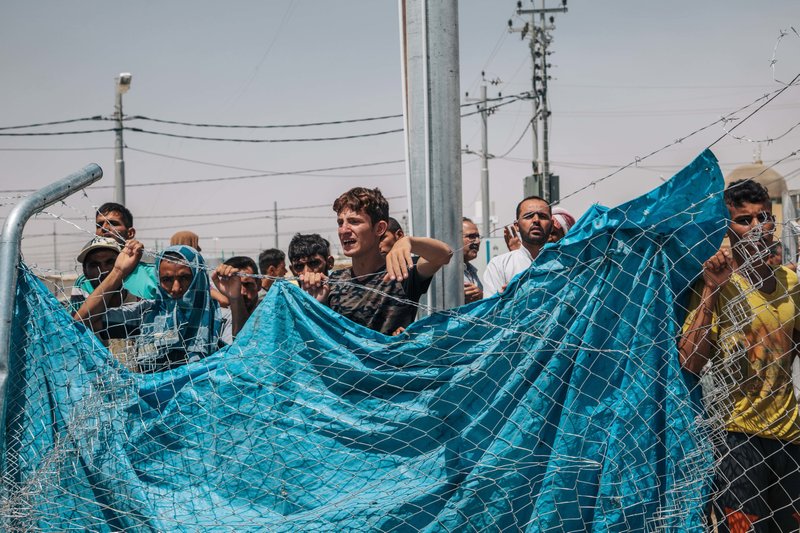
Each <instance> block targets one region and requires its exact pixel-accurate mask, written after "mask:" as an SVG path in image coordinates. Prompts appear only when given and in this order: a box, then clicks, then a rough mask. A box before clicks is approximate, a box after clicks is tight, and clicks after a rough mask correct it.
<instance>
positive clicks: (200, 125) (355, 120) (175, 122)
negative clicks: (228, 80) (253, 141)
mask: <svg viewBox="0 0 800 533" xmlns="http://www.w3.org/2000/svg"><path fill="white" fill-rule="evenodd" d="M402 116H403V115H382V116H377V117H363V118H351V119H344V120H331V121H328V122H306V123H302V124H263V125H251V124H204V123H200V122H182V121H180V120H166V119H160V118H152V117H147V116H144V115H133V116H131V117H127V119H126V120H145V121H149V122H157V123H159V124H172V125H175V126H191V127H195V128H238V129H254V130H258V129H284V128H308V127H314V126H335V125H339V124H355V123H358V122H372V121H375V120H386V119H390V118H402Z"/></svg>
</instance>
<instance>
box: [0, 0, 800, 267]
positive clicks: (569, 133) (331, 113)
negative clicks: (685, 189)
mask: <svg viewBox="0 0 800 533" xmlns="http://www.w3.org/2000/svg"><path fill="white" fill-rule="evenodd" d="M538 5H540V4H539V2H537V6H538ZM548 5H550V6H555V5H556V2H550V3H549V4H548ZM523 7H526V8H529V7H531V3H530V1H529V0H526V1H525V2H523ZM568 7H569V12H568V13H566V14H559V15H557V16H556V21H555V24H556V29H555V31H554V33H553V35H554V38H555V40H554V42H553V44H552V46H551V50H552V51H553V52H554V54H553V55H552V56H551V63H552V64H553V68H552V69H551V71H550V73H551V75H552V77H553V79H552V81H551V83H550V87H549V88H550V102H551V108H552V117H551V120H552V121H551V149H550V157H551V166H552V170H553V172H554V173H556V174H559V175H560V176H561V195H562V198H564V197H566V199H565V200H564V201H563V204H562V205H563V206H564V207H566V208H568V209H570V210H571V211H572V212H573V213H575V214H576V216H579V215H580V214H581V213H582V212H583V211H584V210H585V209H586V208H587V207H588V206H589V205H591V204H592V203H593V202H601V203H604V204H606V205H615V204H617V203H619V202H622V201H625V200H628V199H631V198H633V197H635V196H637V195H639V194H641V193H643V192H645V191H647V190H649V189H651V188H653V187H655V186H657V185H658V184H660V183H661V180H662V179H664V178H668V177H669V176H671V175H672V174H673V173H674V172H675V171H677V170H678V169H679V168H680V167H682V166H683V165H684V164H686V163H688V162H689V161H690V160H691V159H693V158H694V157H695V156H696V155H697V154H698V153H699V152H700V151H702V150H703V149H704V148H705V147H706V146H707V145H709V144H710V143H711V142H713V141H714V140H715V139H717V138H718V137H719V136H721V135H723V133H724V131H723V129H722V128H721V126H720V125H716V126H714V127H711V128H709V129H708V130H706V131H705V132H703V133H702V134H698V135H695V136H693V137H691V138H689V139H687V140H685V141H683V142H681V143H679V144H676V145H674V146H672V147H670V148H668V149H666V150H664V151H662V152H660V153H659V154H657V155H656V156H654V157H652V158H650V159H647V160H646V161H643V162H641V163H640V164H639V165H638V166H637V167H636V168H632V169H628V170H625V171H624V172H621V173H619V174H617V175H615V176H613V177H611V178H609V179H606V180H603V181H601V182H600V183H598V184H596V185H594V186H592V187H588V188H586V185H587V184H589V183H591V182H592V181H593V180H597V179H600V178H603V177H604V176H606V175H608V174H610V173H612V172H613V171H614V170H615V169H616V168H618V167H620V166H622V165H625V164H627V163H629V162H631V161H634V160H635V159H636V158H637V157H643V156H645V155H646V154H648V153H650V152H652V151H653V150H656V149H658V148H661V147H662V146H665V145H668V144H670V143H672V142H673V141H675V140H676V139H679V138H681V137H684V136H686V135H687V134H689V133H691V132H693V131H695V130H697V129H699V128H701V127H703V126H705V125H707V124H709V123H711V122H713V121H714V120H716V119H718V118H719V117H720V116H721V115H723V114H726V113H728V112H731V111H733V110H735V109H737V108H739V107H741V106H743V105H746V104H748V103H750V102H752V101H754V100H756V99H757V98H759V97H760V96H762V95H764V94H765V93H768V92H770V91H773V90H775V89H777V88H779V87H780V85H779V84H778V83H776V82H775V81H774V80H773V74H775V75H776V76H777V77H778V79H780V80H783V81H789V80H791V79H792V78H793V77H794V76H795V75H797V74H798V72H800V38H798V37H797V36H796V35H795V34H794V33H790V34H789V35H787V36H786V37H785V38H784V39H782V40H780V43H779V46H778V47H777V50H776V49H775V48H776V43H778V37H779V35H780V31H781V30H787V29H789V28H790V27H792V26H794V27H800V5H798V3H797V1H796V0H776V1H768V2H752V1H745V0H726V1H724V2H723V1H716V2H696V1H694V2H690V1H687V0H678V1H674V2H669V3H666V2H658V3H657V2H648V1H641V0H639V1H633V0H624V1H623V0H620V1H613V2H598V1H596V0H594V1H592V0H572V1H570V2H569V5H568ZM459 10H460V15H459V21H458V23H459V26H460V35H461V44H460V56H461V92H462V93H465V92H469V93H470V96H471V97H474V96H477V95H478V93H479V86H480V79H481V75H480V73H481V71H482V70H485V72H486V77H487V79H499V80H502V81H501V83H500V84H499V85H496V86H494V85H492V86H490V88H489V96H490V97H495V96H497V93H498V92H502V93H503V95H511V94H517V93H521V92H524V91H527V90H529V89H530V76H531V65H530V55H529V50H528V45H527V41H521V40H520V35H519V34H518V33H514V34H509V33H508V32H507V21H508V19H509V18H511V19H513V20H514V23H515V25H517V26H519V25H521V24H522V23H523V22H524V20H522V19H520V18H519V17H517V16H516V15H515V14H514V13H515V10H516V2H514V1H510V0H491V1H489V0H484V1H478V0H464V1H462V2H460V3H459ZM399 34H400V26H399V20H398V5H397V2H393V1H377V0H337V1H335V2H313V1H309V0H281V1H278V0H273V1H268V2H267V1H239V2H226V3H221V2H210V1H197V0H192V1H172V2H155V1H143V2H119V1H107V0H104V1H99V0H98V1H83V0H81V1H75V2H57V1H6V2H3V5H2V7H0V71H2V78H1V79H2V81H0V101H2V109H3V113H2V115H1V116H0V127H7V126H15V125H22V124H32V123H39V122H47V121H56V120H65V119H71V118H79V117H88V116H95V115H103V116H108V117H110V116H111V115H112V113H113V111H114V108H113V106H114V77H115V76H116V75H117V74H118V73H120V72H131V73H132V74H133V82H132V85H131V89H130V91H129V92H128V93H127V94H126V95H125V96H124V111H125V114H126V115H129V116H130V115H144V116H147V117H152V118H158V119H166V120H176V121H185V122H196V123H214V124H251V125H267V124H298V123H308V122H321V121H338V120H348V119H354V118H364V117H374V116H382V115H394V114H400V113H402V102H401V69H400V40H399ZM773 55H775V57H776V58H777V63H776V64H775V65H774V67H775V68H774V72H773V68H771V60H772V58H773ZM798 90H800V89H798V88H795V87H793V88H790V89H789V90H787V91H786V92H785V93H784V94H783V95H781V97H780V98H778V99H776V100H775V101H774V102H772V103H771V104H770V105H768V106H767V107H766V108H764V109H763V110H762V111H760V112H759V113H757V114H756V116H754V117H753V118H751V119H749V120H748V121H747V122H746V123H745V124H743V125H742V126H741V127H740V128H738V129H737V130H736V132H735V134H736V135H737V136H744V137H746V138H748V139H751V140H764V141H766V140H768V139H774V138H776V137H778V136H780V135H782V134H783V133H784V132H786V131H787V130H789V129H790V128H791V127H792V126H794V125H795V124H797V123H798V122H800V99H799V98H798ZM464 101H466V100H464ZM474 109H475V108H474V107H470V108H466V109H464V111H472V110H474ZM752 109H754V108H751V110H752ZM749 111H750V110H748V111H747V112H743V113H741V114H739V115H738V116H739V118H744V117H745V116H746V115H747V113H748V112H749ZM530 116H531V104H530V102H529V101H518V102H515V103H512V104H509V105H506V106H504V107H502V108H501V109H499V110H498V111H497V112H496V113H495V114H493V115H492V116H491V117H490V119H489V151H490V153H492V154H493V155H495V156H501V155H503V154H506V155H505V156H504V157H502V158H500V157H496V158H495V159H493V160H492V161H491V162H490V181H491V196H492V200H493V204H494V209H493V212H494V214H495V215H496V216H497V218H498V220H499V223H500V225H502V224H507V223H509V222H511V220H512V219H513V208H514V205H515V204H516V202H517V201H518V200H519V199H520V198H521V197H522V178H523V177H524V176H525V175H527V174H529V173H530V169H531V164H530V157H531V138H530V133H529V132H528V133H525V135H524V136H523V137H522V138H521V135H522V134H523V131H524V130H525V128H526V125H527V123H528V121H529V120H530ZM733 124H734V123H731V124H730V125H729V126H733ZM126 125H127V126H133V127H139V128H143V129H147V130H152V131H160V132H169V133H173V134H179V135H198V136H212V137H237V138H271V139H285V138H311V137H327V136H342V135H357V134H365V133H371V132H377V131H383V130H390V129H395V128H401V127H402V120H401V119H399V118H395V119H388V120H381V121H374V122H359V123H354V124H346V125H330V126H324V127H322V126H321V127H307V128H276V129H269V130H255V131H250V130H241V129H217V128H213V129H212V128H194V127H188V126H169V125H163V124H155V123H152V122H143V121H129V122H127V123H126ZM112 127H113V123H112V122H79V123H75V124H69V125H63V126H49V127H44V128H35V129H25V130H1V131H0V133H12V132H13V133H24V132H45V131H49V132H55V131H76V130H88V129H108V128H112ZM518 140H519V143H518V144H517V145H516V147H515V148H514V149H513V150H512V149H511V148H512V146H514V144H515V143H516V142H517V141H518ZM125 143H126V145H127V148H126V150H125V161H126V174H127V184H128V189H127V204H128V207H129V208H130V209H131V210H132V211H133V213H134V215H135V217H136V224H135V225H136V228H137V230H138V236H139V238H141V239H142V240H143V241H144V242H145V245H146V246H148V247H155V246H156V242H157V241H158V244H159V245H160V246H163V245H164V244H165V243H166V241H167V240H168V239H169V236H170V235H171V234H172V233H174V232H175V231H177V230H180V229H191V230H194V231H195V232H197V233H198V234H199V235H200V237H201V245H202V246H203V249H204V254H206V255H209V256H215V255H219V254H221V253H222V252H223V251H224V253H225V255H227V256H229V255H231V253H234V252H235V253H244V254H249V255H252V256H256V255H257V253H258V251H259V250H261V249H263V248H268V247H272V246H273V244H274V237H273V228H274V221H273V219H272V218H268V217H271V215H272V208H273V202H277V203H278V208H279V224H278V226H279V234H280V247H281V248H282V249H284V250H285V249H286V246H287V245H288V242H289V239H290V238H291V235H292V234H293V233H294V232H296V231H303V232H308V231H317V232H320V233H322V234H323V235H325V236H326V237H328V238H329V239H330V240H331V242H332V243H333V244H334V246H335V247H337V248H338V240H337V239H336V235H335V221H334V215H333V212H332V211H331V208H330V204H331V203H332V201H333V199H334V198H335V197H336V196H337V195H338V194H339V193H341V192H343V191H344V190H346V189H348V188H350V187H352V186H356V185H364V186H369V187H375V186H377V187H380V188H381V189H382V190H383V192H384V194H385V195H386V196H387V197H390V198H392V199H391V202H390V203H391V211H392V214H393V215H394V216H396V217H398V218H401V217H402V216H403V215H405V213H406V210H407V208H408V201H407V198H406V183H405V166H404V164H403V163H402V162H401V163H386V164H380V165H375V166H368V167H363V168H355V169H350V170H335V171H321V170H316V169H325V168H330V167H340V166H349V165H359V164H365V163H383V162H387V161H396V160H401V159H403V157H404V142H403V135H402V133H393V134H388V135H382V136H374V137H364V138H358V139H352V140H338V141H327V142H297V143H276V144H266V143H265V144H258V143H233V142H211V141H199V140H187V139H176V138H169V137H165V136H159V135H151V134H145V133H138V132H129V131H126V132H125ZM462 145H463V146H464V147H466V146H467V145H469V147H470V148H471V149H474V150H478V149H479V148H480V119H479V117H478V116H471V117H467V118H464V119H462ZM113 146H114V134H113V133H112V132H104V133H93V134H86V135H67V136H48V137H44V136H37V137H6V136H0V161H2V163H0V191H2V192H0V204H2V205H0V216H5V214H6V213H7V212H8V210H9V208H10V206H11V205H13V203H14V202H15V201H17V200H16V199H15V198H14V197H15V196H18V195H19V194H26V193H25V192H21V191H25V190H29V189H36V188H39V187H41V186H43V185H45V184H47V183H49V182H51V181H53V180H55V179H57V178H60V177H62V176H64V175H66V174H69V173H71V172H73V171H74V170H77V169H78V168H80V167H82V166H84V165H85V164H87V163H89V162H96V163H98V164H99V165H100V166H101V167H103V169H104V171H105V177H104V178H103V180H101V182H99V183H98V184H97V185H95V186H93V187H91V188H90V189H88V190H87V192H86V195H85V196H83V195H81V196H80V197H75V198H71V199H69V200H68V202H67V205H65V206H58V207H55V208H53V209H51V212H52V213H54V214H56V215H59V216H61V217H62V218H63V219H67V220H69V221H70V222H71V223H72V224H74V225H70V224H69V223H66V222H63V221H61V220H58V221H56V219H54V218H53V217H51V216H48V215H42V216H40V217H39V218H38V219H37V220H36V221H33V222H31V223H30V224H29V225H28V228H27V229H26V238H25V241H24V245H23V250H24V253H25V258H26V260H27V262H28V263H31V264H37V265H39V266H40V267H43V268H52V267H54V266H57V267H58V268H59V269H61V270H73V269H74V257H75V256H76V255H77V252H78V250H79V249H80V247H81V245H82V244H83V243H84V242H85V241H86V240H87V239H88V238H89V234H90V233H91V232H92V231H93V229H92V221H93V218H92V217H93V215H92V213H93V211H92V206H97V205H99V204H101V203H103V202H105V201H109V200H112V199H113V198H112V197H113V182H114V151H113ZM758 147H759V143H755V142H747V141H746V140H736V139H732V138H726V139H724V140H722V141H721V142H719V143H718V144H717V145H716V146H715V147H714V151H715V153H716V154H717V156H718V157H719V159H720V162H721V163H722V166H723V169H724V170H725V171H729V170H731V169H733V168H734V167H735V166H737V165H740V164H744V163H748V162H751V161H752V160H753V156H754V153H756V151H757V150H758ZM798 148H800V128H798V129H797V130H794V131H792V132H790V133H788V134H787V135H786V136H784V137H782V138H781V139H779V140H776V141H774V142H762V143H760V153H761V158H762V159H763V161H764V162H765V163H767V164H770V163H772V162H774V161H776V160H779V159H782V158H786V157H787V156H790V154H791V153H792V152H793V151H795V150H797V149H798ZM462 163H463V171H462V172H463V174H462V175H463V202H464V210H465V215H467V216H474V215H476V214H478V213H476V210H475V205H474V204H475V201H476V200H479V199H480V188H479V177H480V166H479V163H478V158H477V156H476V155H473V154H464V155H463V159H462ZM775 168H776V170H778V171H779V172H780V173H782V174H783V175H785V176H787V177H788V178H789V179H790V181H789V188H790V189H792V188H800V180H798V179H797V177H798V176H800V174H799V173H798V158H797V157H788V159H786V161H784V162H783V163H781V164H779V165H777V166H776V167H775ZM298 171H308V172H300V173H297V174H293V175H289V176H286V175H284V176H280V175H277V176H262V177H256V178H247V179H224V180H219V178H235V177H237V176H250V175H254V174H269V173H273V172H279V173H282V172H298ZM209 179H218V181H205V182H204V181H203V180H209ZM164 181H172V182H178V183H176V184H158V185H152V183H154V182H155V183H157V182H164ZM575 191H580V192H578V193H576V194H572V193H574V192H575ZM75 226H77V227H75ZM54 227H55V231H56V232H57V234H58V236H57V240H56V242H57V252H56V253H57V258H56V261H54V256H53V237H52V232H53V231H54ZM56 262H57V265H56Z"/></svg>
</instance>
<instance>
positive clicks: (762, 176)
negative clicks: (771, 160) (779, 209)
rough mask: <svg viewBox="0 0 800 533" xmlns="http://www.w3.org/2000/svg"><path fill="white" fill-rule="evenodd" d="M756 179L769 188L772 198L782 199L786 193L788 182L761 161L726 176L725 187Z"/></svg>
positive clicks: (741, 167) (734, 170)
mask: <svg viewBox="0 0 800 533" xmlns="http://www.w3.org/2000/svg"><path fill="white" fill-rule="evenodd" d="M748 178H751V179H754V180H756V181H757V182H758V183H760V184H761V185H763V186H764V187H766V188H767V190H768V191H769V195H770V197H771V198H780V197H781V195H782V194H783V193H784V192H785V191H786V180H785V179H783V176H781V175H780V174H778V173H777V172H775V170H773V169H771V168H768V167H767V166H766V165H764V163H762V162H761V161H756V162H754V163H750V164H747V165H742V166H740V167H736V168H735V169H733V171H731V173H730V174H728V175H727V176H725V186H726V187H727V186H728V185H729V184H731V183H732V182H734V181H736V180H743V179H748Z"/></svg>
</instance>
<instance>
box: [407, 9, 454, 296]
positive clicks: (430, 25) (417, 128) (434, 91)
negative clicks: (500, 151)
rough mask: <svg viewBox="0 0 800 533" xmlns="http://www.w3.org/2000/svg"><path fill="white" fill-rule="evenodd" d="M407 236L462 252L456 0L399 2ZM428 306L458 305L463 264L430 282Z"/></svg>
mask: <svg viewBox="0 0 800 533" xmlns="http://www.w3.org/2000/svg"><path fill="white" fill-rule="evenodd" d="M400 6H401V7H400V10H401V12H400V15H401V20H402V22H401V24H402V28H401V29H402V32H401V33H402V52H403V78H404V79H403V81H404V94H405V102H404V108H403V109H404V112H405V118H406V147H407V150H408V156H407V168H408V174H409V189H410V196H409V201H410V204H411V223H410V224H409V226H410V232H411V234H412V235H420V236H421V235H426V236H430V237H434V238H436V239H439V240H441V241H444V242H446V243H447V244H448V245H449V246H450V247H451V248H452V249H453V250H458V249H460V248H461V247H462V242H463V241H462V237H461V217H462V205H461V115H460V89H459V65H458V63H459V60H458V1H457V0H400ZM427 303H428V304H429V305H431V306H432V307H434V308H437V309H448V308H452V307H456V306H458V305H461V304H462V303H464V258H463V254H460V253H455V254H453V257H452V259H451V260H450V264H449V265H447V266H446V267H444V268H443V269H442V270H441V271H440V272H439V273H438V274H437V275H436V276H435V277H434V279H433V282H432V283H431V288H430V289H429V290H428V299H427Z"/></svg>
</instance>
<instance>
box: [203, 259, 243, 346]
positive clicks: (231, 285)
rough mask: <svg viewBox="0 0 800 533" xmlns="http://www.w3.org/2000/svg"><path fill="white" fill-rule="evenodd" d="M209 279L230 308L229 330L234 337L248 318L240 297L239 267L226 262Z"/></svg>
mask: <svg viewBox="0 0 800 533" xmlns="http://www.w3.org/2000/svg"><path fill="white" fill-rule="evenodd" d="M211 279H212V280H213V281H214V285H216V286H217V289H218V290H219V292H220V294H221V295H222V296H223V297H225V298H226V299H227V301H228V306H229V307H230V310H231V332H232V333H233V336H234V337H236V335H238V334H239V332H240V331H241V330H242V328H243V327H244V324H245V322H247V319H248V318H249V316H248V314H247V308H246V307H245V305H244V299H243V298H242V279H241V278H240V277H239V269H238V268H234V267H232V266H230V265H226V264H222V265H219V266H218V267H217V269H216V270H215V271H214V273H213V274H212V275H211Z"/></svg>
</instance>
